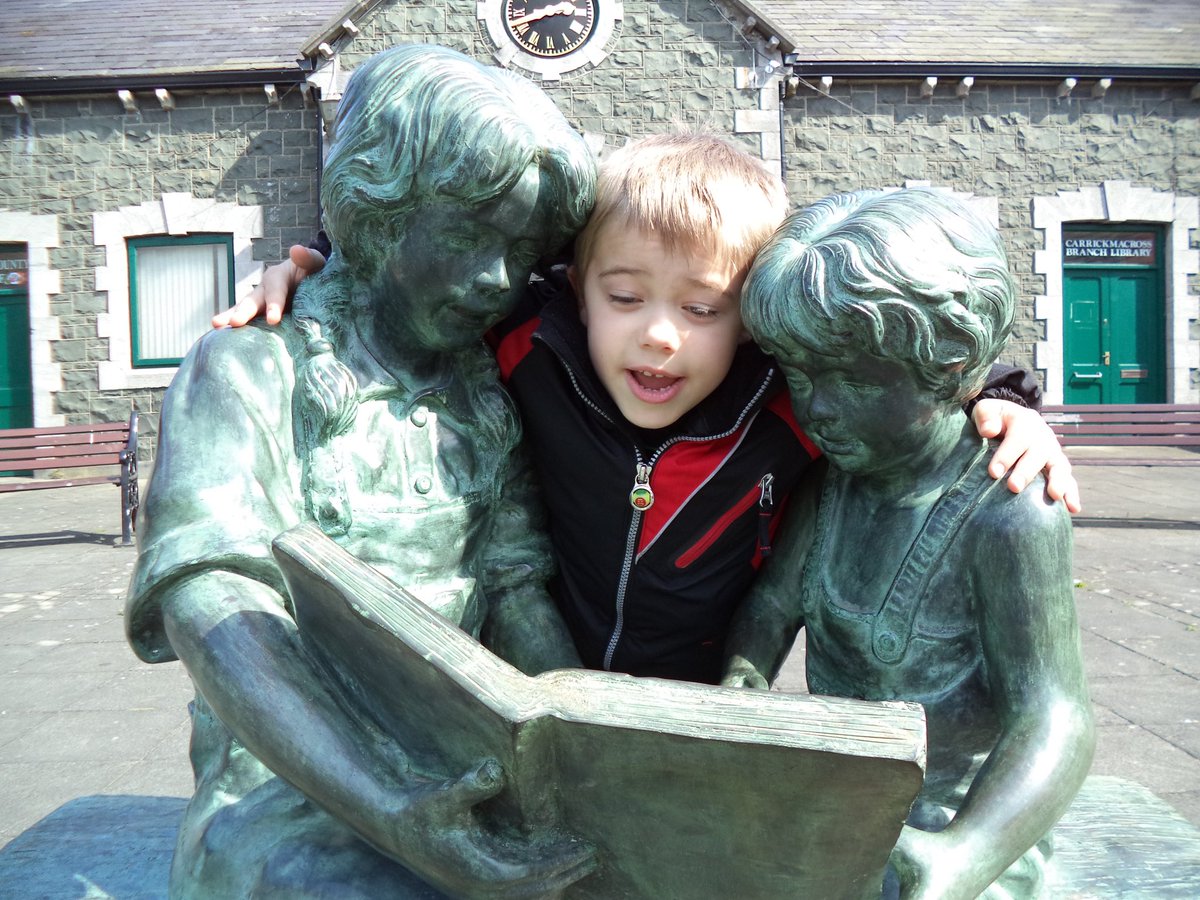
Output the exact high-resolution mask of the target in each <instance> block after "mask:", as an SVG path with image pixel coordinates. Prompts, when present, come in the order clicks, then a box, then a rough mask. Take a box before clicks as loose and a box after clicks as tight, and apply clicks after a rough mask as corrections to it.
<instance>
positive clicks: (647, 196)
mask: <svg viewBox="0 0 1200 900" xmlns="http://www.w3.org/2000/svg"><path fill="white" fill-rule="evenodd" d="M786 213H787V194H786V191H785V190H784V186H783V182H782V181H781V180H780V178H779V176H778V174H776V173H773V172H771V171H769V170H768V169H767V168H766V166H765V165H764V164H763V162H762V161H761V160H759V159H756V158H755V157H753V156H751V155H750V154H749V153H747V152H746V151H745V150H742V149H741V148H739V147H735V146H733V145H732V144H729V143H728V142H726V141H724V140H722V139H721V138H718V137H716V136H714V135H711V134H704V133H701V132H678V133H673V134H663V135H654V136H651V137H645V138H641V139H639V140H636V141H632V142H630V143H628V144H626V145H625V146H624V147H622V148H621V149H619V150H615V151H613V152H612V153H610V154H608V155H607V156H606V157H605V158H604V159H603V160H602V162H601V164H600V177H599V180H598V181H597V184H596V205H595V207H594V208H593V210H592V215H591V218H589V219H588V223H587V225H586V226H584V229H583V231H582V232H581V233H580V235H579V237H578V238H576V241H575V265H576V266H577V267H578V268H579V269H580V270H581V271H586V270H587V265H588V263H589V262H590V261H591V256H592V253H593V252H594V248H595V242H596V238H597V235H598V234H599V233H600V231H601V230H602V229H603V228H605V227H606V226H607V225H608V224H609V223H613V224H614V225H616V226H617V227H620V228H636V229H640V230H642V231H650V232H653V233H654V234H655V235H657V236H658V237H659V239H661V240H662V241H663V243H664V244H665V245H666V246H667V247H669V248H671V249H679V248H683V249H686V250H689V251H692V252H701V253H706V254H710V255H711V256H713V257H714V258H715V259H719V260H721V261H722V262H725V263H728V264H730V266H731V268H732V269H734V270H735V271H740V270H743V269H747V268H749V265H750V263H751V261H752V260H753V259H754V254H755V253H757V252H758V248H759V247H761V246H762V245H763V242H764V241H766V239H767V238H769V237H770V236H771V234H772V232H774V231H775V229H776V228H777V227H778V226H779V223H780V222H781V221H783V217H784V215H785V214H786Z"/></svg>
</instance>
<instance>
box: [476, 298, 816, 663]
mask: <svg viewBox="0 0 1200 900" xmlns="http://www.w3.org/2000/svg"><path fill="white" fill-rule="evenodd" d="M551 277H552V278H553V276H551ZM562 281H563V279H560V278H556V279H554V282H556V283H554V284H553V286H552V285H551V282H549V281H548V282H543V283H542V285H540V286H539V285H537V284H535V285H534V289H533V290H531V291H530V296H529V299H528V308H527V309H525V310H519V311H518V314H517V315H514V316H513V317H511V318H510V319H509V320H508V321H506V322H504V323H503V324H502V325H501V326H500V327H499V328H498V329H497V330H496V332H495V333H494V335H493V340H494V342H495V343H496V355H497V360H498V361H499V364H500V371H501V375H502V377H503V379H504V381H505V384H506V385H507V387H508V389H509V391H510V392H511V393H512V394H513V396H514V397H515V398H516V400H517V403H518V405H519V406H520V409H521V417H522V421H523V422H524V425H525V434H526V437H527V440H528V441H529V445H530V448H531V450H532V454H533V456H534V458H535V460H536V465H537V471H538V477H539V482H540V484H541V486H542V494H543V496H544V498H545V501H546V505H547V508H548V510H549V518H550V535H551V539H552V541H553V544H554V549H555V555H556V557H557V562H558V576H557V578H556V581H555V582H554V583H553V584H552V585H551V591H552V593H553V594H554V596H555V599H556V600H557V602H558V605H559V608H560V609H561V611H562V614H563V616H564V617H565V619H566V622H567V626H568V627H569V628H570V630H571V634H572V635H573V636H574V638H575V644H576V646H577V647H578V650H579V654H580V656H581V657H582V659H583V664H584V665H585V666H587V667H589V668H596V669H611V670H613V671H618V672H629V673H631V674H634V675H640V676H657V677H663V678H676V679H684V680H689V681H702V682H717V681H719V680H720V676H721V665H722V655H723V647H722V639H723V636H724V635H725V633H726V631H727V630H728V626H729V621H730V618H731V616H732V615H733V612H734V609H735V608H736V607H737V605H738V603H739V601H740V600H741V599H742V596H743V595H744V594H745V592H746V589H747V588H748V587H749V586H750V583H751V582H752V581H753V579H754V576H755V573H756V572H757V571H758V568H759V566H760V565H761V563H762V560H763V558H764V556H765V555H766V554H768V553H769V544H770V539H771V534H772V532H773V531H774V527H775V525H776V524H777V523H778V520H779V517H780V512H781V505H782V500H783V498H785V497H786V496H787V494H788V492H789V491H791V489H792V488H793V486H794V485H795V484H796V481H797V479H798V478H799V477H800V475H801V474H802V473H803V472H804V470H805V469H806V468H807V467H808V465H809V463H810V462H811V461H812V460H813V459H814V458H815V457H817V456H818V455H819V451H818V450H817V449H816V447H815V446H814V445H813V444H812V443H811V442H810V441H809V440H808V439H807V438H806V437H805V436H804V434H803V433H802V432H801V431H800V429H799V427H798V426H797V424H796V422H795V420H794V418H793V417H792V411H791V407H790V403H789V400H788V395H787V392H786V386H785V384H784V381H783V378H782V377H781V376H780V374H779V372H778V370H777V369H776V367H775V366H774V364H773V362H772V360H771V359H770V357H768V356H767V355H766V354H764V353H763V352H762V351H761V350H759V349H758V347H757V346H756V345H754V344H750V343H747V344H744V345H742V346H741V347H740V348H739V349H738V352H737V355H736V357H735V359H734V362H733V365H732V367H731V369H730V372H729V375H728V376H727V377H726V378H725V380H724V381H723V382H722V383H721V385H720V386H719V387H718V388H717V390H716V391H714V392H713V393H712V394H711V395H709V396H708V397H707V398H705V399H704V400H703V401H702V402H701V403H700V404H699V405H698V406H696V407H695V408H694V409H693V410H691V411H690V412H689V413H688V414H687V415H685V416H684V417H683V418H682V419H681V420H680V421H678V422H676V423H675V424H674V425H673V426H671V427H670V428H667V429H662V430H659V431H648V430H644V429H639V428H637V427H635V426H633V425H631V424H630V423H629V422H627V421H626V420H625V419H624V418H623V417H622V416H621V414H620V413H619V412H618V410H617V407H616V404H615V403H614V402H613V401H612V399H611V398H610V397H609V395H608V392H607V391H606V390H605V389H604V387H603V386H602V385H601V383H600V380H599V378H598V376H597V375H596V372H595V369H594V368H593V367H592V364H591V360H590V359H589V357H588V350H587V334H586V331H585V329H584V326H583V324H582V323H581V322H580V320H579V314H578V311H577V307H576V302H575V298H574V296H573V295H571V292H570V290H569V288H565V285H564V284H563V283H562ZM564 288H565V289H564ZM643 467H645V468H643ZM639 470H640V471H641V473H642V474H643V475H646V476H648V487H649V489H650V491H652V493H653V497H654V500H653V503H652V504H651V505H650V506H649V507H648V508H646V509H644V510H642V509H638V508H636V507H635V505H634V503H633V501H632V500H631V492H632V491H633V490H634V488H635V486H638V485H637V484H636V482H637V481H638V476H639ZM639 494H644V491H640V492H639Z"/></svg>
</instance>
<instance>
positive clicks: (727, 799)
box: [275, 525, 925, 900]
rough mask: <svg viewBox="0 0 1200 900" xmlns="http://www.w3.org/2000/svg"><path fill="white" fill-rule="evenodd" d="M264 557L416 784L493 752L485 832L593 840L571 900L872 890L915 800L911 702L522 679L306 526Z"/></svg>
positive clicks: (620, 680)
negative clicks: (398, 747)
mask: <svg viewBox="0 0 1200 900" xmlns="http://www.w3.org/2000/svg"><path fill="white" fill-rule="evenodd" d="M275 555H276V557H277V558H278V561H279V564H280V566H281V567H282V569H283V573H284V577H285V578H286V580H287V583H288V587H289V589H290V593H291V601H292V603H293V605H294V610H295V616H296V620H297V622H298V624H299V629H300V634H301V638H302V640H303V641H304V643H305V645H306V647H307V648H308V649H309V650H310V651H311V652H312V653H313V654H314V655H316V656H317V657H318V658H319V659H321V660H322V661H323V664H325V665H327V666H328V667H329V668H330V669H331V670H335V671H336V672H337V674H338V679H337V680H338V681H339V682H340V684H341V688H340V689H341V691H342V692H343V695H344V698H345V700H346V702H347V703H348V704H350V705H351V706H352V707H353V708H354V709H356V710H358V711H359V712H361V713H362V714H364V715H366V716H368V717H369V718H370V719H371V720H373V721H374V722H375V723H376V724H377V725H378V726H379V727H381V728H382V729H383V730H384V731H385V732H387V733H390V734H391V735H393V736H394V737H395V738H396V739H397V740H398V741H400V742H401V743H402V745H403V746H404V747H405V748H406V749H407V750H408V752H409V753H410V754H411V755H412V758H413V763H414V767H415V768H416V769H417V770H418V771H422V772H426V773H431V774H434V775H440V777H450V776H454V775H458V774H461V773H463V772H465V771H467V770H468V769H470V768H472V767H473V766H476V765H477V764H478V763H479V762H480V760H482V759H485V758H487V757H493V758H495V759H496V760H498V761H499V762H500V763H501V765H502V766H503V767H504V774H505V787H504V790H503V791H502V793H501V794H500V795H499V796H498V797H497V798H496V799H495V800H494V801H490V802H489V803H488V804H487V806H486V809H485V810H483V811H482V812H483V814H484V815H486V816H488V817H489V818H490V820H491V822H492V824H493V827H501V828H504V827H507V828H511V829H520V830H521V831H523V832H524V833H526V834H538V833H540V832H545V831H547V830H550V831H557V832H558V833H565V834H570V835H573V836H575V837H577V838H579V839H582V840H585V841H588V842H590V843H591V845H592V846H594V847H595V850H596V858H597V862H598V864H597V867H596V871H595V872H594V873H593V874H591V875H589V876H587V877H586V878H584V879H582V880H581V881H579V882H577V883H576V884H575V885H574V886H572V887H571V888H570V889H569V890H568V892H567V896H568V897H570V898H597V900H599V898H604V900H611V898H625V897H629V898H647V900H671V898H679V900H684V898H686V900H703V898H712V900H731V898H737V900H751V898H763V900H767V898H770V900H777V898H781V897H799V896H808V897H821V898H835V897H878V896H879V887H880V883H881V879H882V874H883V871H884V868H885V865H886V862H887V858H888V854H889V852H890V850H891V848H892V846H893V845H894V843H895V841H896V838H897V836H898V834H899V832H900V827H901V824H902V823H903V822H904V818H905V816H906V815H907V813H908V810H909V807H910V805H911V804H912V801H913V799H914V798H915V797H916V795H917V792H918V791H919V790H920V787H921V780H922V775H923V768H924V761H925V722H924V714H923V711H922V709H921V707H920V706H918V705H916V704H907V703H868V702H864V701H856V700H845V699H837V698H826V697H811V696H807V695H798V694H783V693H778V692H771V691H749V690H737V689H731V688H720V687H712V686H708V685H700V684H691V683H686V682H675V681H665V680H660V679H649V678H634V677H631V676H628V675H620V674H616V673H611V672H593V671H585V670H573V669H572V670H559V671H555V672H548V673H545V674H542V675H539V676H537V677H529V676H527V675H525V674H523V673H522V672H520V671H519V670H517V669H516V668H514V667H512V666H510V665H509V664H508V663H506V662H504V661H503V660H502V659H500V658H499V657H497V656H495V655H494V654H492V653H491V652H490V651H488V650H487V649H486V648H485V647H484V646H483V645H482V644H480V643H479V642H478V641H476V640H475V639H473V638H472V637H470V636H469V635H467V634H466V633H464V632H463V631H462V630H460V629H459V628H457V627H456V626H455V625H453V624H452V623H451V622H450V621H449V620H447V619H445V618H443V617H442V616H440V615H438V614H437V613H435V612H433V611H432V610H430V609H429V608H428V607H427V606H425V605H424V604H423V603H422V602H421V601H420V600H418V599H417V598H416V597H414V596H413V595H412V594H410V593H409V592H408V591H406V590H404V588H402V587H400V586H399V585H396V584H394V583H393V582H391V581H390V580H388V579H387V578H386V577H384V576H383V575H382V574H381V573H379V572H378V571H377V570H375V569H373V568H372V567H370V566H368V565H366V564H364V563H362V562H361V561H359V560H357V559H355V558H354V557H353V556H351V555H350V554H348V553H347V552H346V551H344V550H342V549H341V548H340V547H339V546H338V545H337V544H336V543H334V542H333V541H332V540H330V539H329V538H328V537H326V536H325V535H324V534H322V533H321V531H320V530H319V529H317V528H316V527H314V526H311V525H302V526H299V527H297V528H295V529H292V530H291V531H289V532H287V533H285V534H284V535H282V536H280V538H279V539H277V540H276V542H275Z"/></svg>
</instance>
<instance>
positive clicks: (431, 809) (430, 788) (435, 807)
mask: <svg viewBox="0 0 1200 900" xmlns="http://www.w3.org/2000/svg"><path fill="white" fill-rule="evenodd" d="M503 786H504V773H503V771H502V769H501V766H500V764H499V763H498V762H496V761H495V760H491V759H489V760H485V761H484V762H482V763H481V764H480V765H479V766H478V767H476V768H474V769H472V770H470V771H468V772H467V773H466V774H464V775H463V776H461V777H460V778H456V779H448V780H446V781H440V782H439V781H426V782H421V783H417V784H414V785H412V787H411V788H410V789H409V790H408V791H406V792H404V795H403V798H402V800H401V805H400V809H399V810H397V812H396V815H395V818H394V823H395V833H396V844H397V846H396V848H384V849H394V851H395V853H394V855H395V856H397V857H398V858H399V859H401V860H402V861H403V862H404V863H406V864H407V865H408V866H409V867H410V868H411V869H412V870H413V871H415V872H417V873H418V874H419V875H421V876H422V877H423V878H425V879H426V880H427V881H429V882H430V883H432V884H434V885H436V886H437V887H439V888H441V889H442V890H445V891H447V892H449V893H451V894H453V895H454V896H456V897H469V898H510V897H511V898H516V897H520V898H536V897H553V896H558V894H559V892H561V891H562V890H563V889H564V888H566V887H567V886H568V885H570V884H572V883H574V882H576V881H578V880H579V879H580V878H583V877H584V876H585V875H587V874H589V873H590V872H591V871H592V869H593V868H595V854H594V851H593V850H592V848H591V847H590V846H589V845H587V844H585V843H583V842H581V841H575V840H571V839H545V840H540V841H539V840H526V839H522V838H519V837H516V836H512V837H509V836H501V835H498V834H495V833H492V832H490V831H489V830H488V829H487V828H486V827H485V826H484V825H482V824H481V823H480V822H479V820H478V816H477V814H476V813H475V811H474V807H475V806H476V805H477V804H479V803H482V802H483V801H484V800H488V799H490V798H491V797H494V796H495V795H496V794H497V793H499V792H500V790H501V788H502V787H503Z"/></svg>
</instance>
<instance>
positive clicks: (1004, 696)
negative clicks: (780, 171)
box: [725, 189, 1094, 898]
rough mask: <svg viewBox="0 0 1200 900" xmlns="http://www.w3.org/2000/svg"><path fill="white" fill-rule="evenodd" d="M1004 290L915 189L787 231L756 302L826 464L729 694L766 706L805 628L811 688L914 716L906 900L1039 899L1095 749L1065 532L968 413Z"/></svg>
mask: <svg viewBox="0 0 1200 900" xmlns="http://www.w3.org/2000/svg"><path fill="white" fill-rule="evenodd" d="M1014 293H1015V286H1014V283H1013V281H1012V278H1011V276H1010V275H1009V272H1008V269H1007V264H1006V260H1005V254H1004V250H1003V247H1002V245H1001V242H1000V238H999V235H998V234H997V233H996V231H995V229H993V228H992V227H990V226H989V225H987V224H986V223H984V222H983V221H981V220H979V219H978V218H976V217H975V216H974V215H973V214H972V213H971V211H970V210H968V209H967V208H966V207H964V206H963V205H962V204H960V203H959V202H957V201H955V200H954V199H952V198H951V197H950V196H948V195H946V194H943V193H940V192H936V191H933V190H928V189H913V190H905V191H897V192H893V193H875V192H863V193H855V194H848V195H841V196H836V197H831V198H827V199H826V200H823V201H821V202H819V203H817V204H815V205H813V206H811V207H809V208H808V209H806V210H805V211H804V212H802V213H800V214H799V215H797V216H794V217H792V218H791V219H789V220H788V221H787V222H786V223H785V224H784V226H783V227H782V229H781V230H780V231H779V232H778V233H777V234H776V236H775V237H774V238H773V239H772V240H771V242H770V243H769V244H768V245H767V247H766V248H765V249H764V250H763V251H762V252H761V253H760V255H759V256H758V258H757V261H756V263H755V265H754V268H753V270H752V272H751V274H750V276H749V278H748V280H747V283H746V288H745V294H744V299H743V310H742V313H743V316H744V319H745V322H746V325H747V327H748V328H749V329H750V331H751V332H752V334H753V335H754V337H755V339H756V340H757V341H759V343H760V344H761V345H762V346H763V348H764V349H766V350H768V351H769V352H770V353H772V354H774V356H775V357H776V359H777V360H778V361H779V364H780V366H781V367H782V369H783V371H784V372H785V374H786V376H787V379H788V384H789V386H790V389H791V393H792V398H793V399H792V404H793V407H794V409H795V412H796V415H797V418H798V419H799V421H800V424H801V426H802V427H803V428H804V430H805V432H807V433H808V435H809V436H810V437H811V438H812V440H813V441H814V442H816V444H817V445H818V446H819V447H820V448H821V450H822V451H824V454H825V456H826V457H827V459H828V460H829V464H830V466H831V468H830V471H829V473H828V475H827V477H826V480H825V484H824V488H823V493H822V494H821V496H820V499H819V508H818V513H817V516H816V517H815V525H813V526H812V527H808V522H809V521H811V520H813V517H812V516H811V513H810V512H806V511H805V510H804V509H803V508H797V509H795V510H794V513H795V515H794V517H793V518H794V521H793V522H792V523H790V526H789V527H791V526H794V527H791V532H790V534H789V535H787V539H786V540H785V541H783V542H781V544H780V546H779V550H778V551H777V557H776V559H774V560H773V561H772V564H771V566H770V567H769V568H768V570H767V572H766V573H764V575H763V576H762V577H760V579H759V581H758V582H757V584H756V585H755V587H754V589H753V593H752V595H751V597H750V598H749V599H748V600H747V603H746V605H745V606H744V607H743V610H742V612H741V615H740V619H739V621H738V622H737V623H736V625H735V628H734V633H733V635H732V636H731V638H730V642H729V644H728V645H727V653H728V657H729V667H728V669H727V676H726V679H725V682H726V683H727V684H738V685H747V686H754V687H766V686H767V684H768V683H769V681H770V679H771V678H772V677H773V676H774V675H775V673H776V672H777V671H778V668H779V666H780V665H781V664H782V661H783V658H784V656H785V655H786V653H787V650H788V649H789V647H790V646H791V643H792V640H793V638H794V637H795V635H796V633H797V631H798V629H799V628H801V627H803V628H804V629H805V634H806V646H807V657H806V665H807V678H808V684H809V688H810V689H811V690H812V692H813V693H817V694H828V695H836V696H842V697H857V698H862V699H870V700H911V701H918V702H920V703H922V704H923V705H924V707H925V711H926V716H927V726H928V753H929V758H928V770H927V775H926V780H925V784H924V787H923V789H922V792H921V795H920V797H919V799H918V800H917V802H916V804H915V806H914V808H913V809H912V811H911V813H910V815H909V817H908V820H907V824H906V826H905V828H904V830H903V832H902V834H901V837H900V840H899V842H898V843H897V846H896V848H895V850H894V851H893V854H892V865H893V867H894V873H892V875H891V876H890V878H891V880H892V885H891V887H892V889H893V890H894V889H895V886H896V885H895V877H896V876H898V879H899V888H900V895H901V896H902V897H906V898H909V897H921V898H932V897H939V898H947V897H962V898H971V897H975V896H977V895H981V894H982V895H983V896H997V897H999V896H1004V897H1009V896H1020V897H1030V896H1036V895H1037V892H1038V886H1039V884H1040V882H1041V878H1042V865H1041V864H1042V861H1043V858H1044V857H1045V855H1046V853H1047V852H1048V842H1042V838H1043V836H1044V835H1046V833H1047V831H1048V830H1049V829H1050V827H1051V826H1052V825H1053V824H1054V823H1055V821H1057V819H1058V818H1059V816H1060V815H1061V814H1062V812H1063V811H1064V810H1065V808H1066V807H1067V805H1068V803H1069V802H1070V800H1071V799H1072V797H1073V796H1074V795H1075V792H1076V791H1077V790H1078V788H1079V786H1080V784H1081V783H1082V781H1083V779H1084V777H1085V775H1086V774H1087V770H1088V766H1089V764H1090V762H1091V756H1092V749H1093V746H1094V732H1093V724H1092V718H1091V707H1090V703H1089V701H1088V694H1087V690H1086V686H1085V683H1084V676H1083V670H1082V664H1081V659H1080V656H1081V654H1080V642H1079V634H1078V628H1077V626H1076V621H1075V611H1074V601H1073V597H1072V582H1071V524H1070V521H1069V518H1068V514H1067V512H1066V510H1065V509H1064V508H1063V507H1062V506H1061V505H1060V504H1054V503H1051V502H1048V501H1047V500H1045V499H1044V498H1043V496H1042V493H1041V492H1040V491H1037V490H1029V491H1025V492H1024V493H1021V494H1012V493H1009V492H1008V491H1005V490H997V489H996V485H997V484H999V482H997V481H994V480H992V479H990V478H988V476H987V472H986V464H987V458H988V455H989V451H988V447H987V444H986V442H985V441H983V440H982V439H981V438H980V437H979V435H978V434H977V433H976V431H975V429H974V428H973V427H971V425H970V423H969V422H968V420H967V418H966V416H965V415H964V414H963V411H962V405H963V403H964V402H965V401H967V400H968V399H970V398H971V397H972V396H973V394H974V393H975V392H977V391H978V389H979V386H980V384H981V383H982V379H983V377H984V375H985V373H986V372H987V369H988V366H989V365H990V364H991V363H992V361H993V360H994V359H995V358H996V356H997V354H998V352H999V351H1000V349H1001V348H1002V347H1003V345H1004V342H1005V339H1006V338H1007V336H1008V333H1009V330H1010V328H1011V326H1012V321H1013V309H1014ZM810 499H811V500H813V501H815V500H816V498H815V496H814V497H813V498H810ZM797 506H798V507H803V504H802V503H801V504H797ZM847 839H848V840H852V839H853V838H852V836H850V835H847ZM1039 842H1041V843H1039ZM993 883H995V886H994V887H993V888H991V890H993V891H995V892H996V893H994V894H993V893H988V891H989V886H991V885H993ZM1005 891H1007V893H1005Z"/></svg>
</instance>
